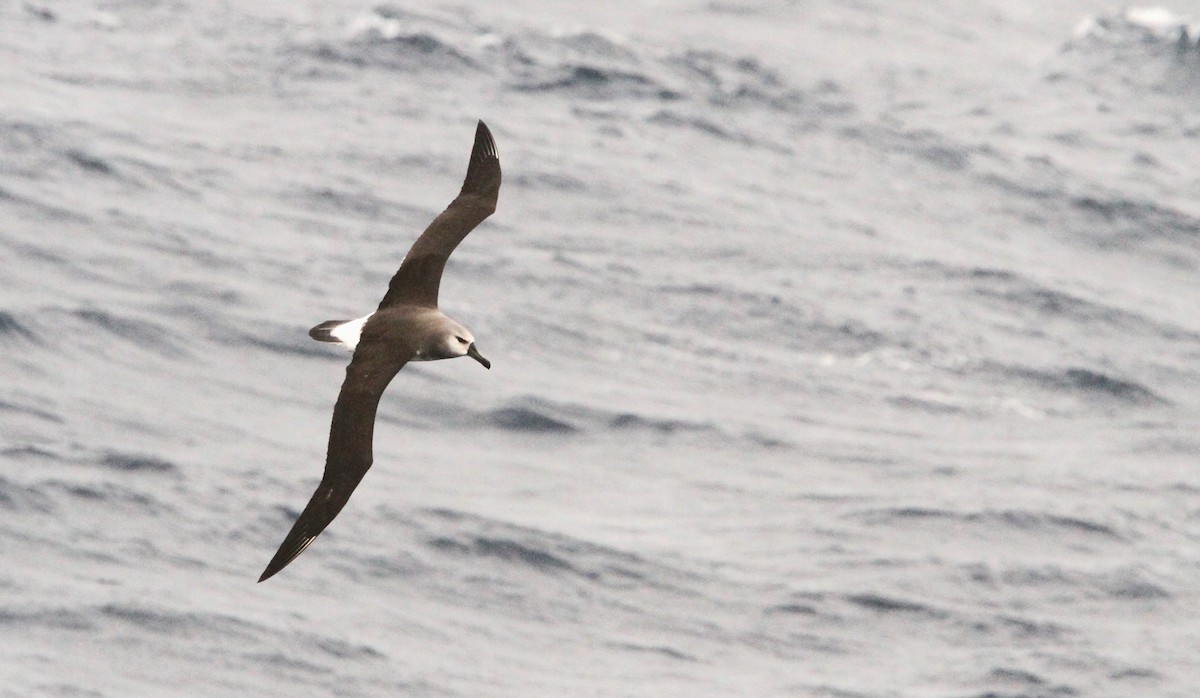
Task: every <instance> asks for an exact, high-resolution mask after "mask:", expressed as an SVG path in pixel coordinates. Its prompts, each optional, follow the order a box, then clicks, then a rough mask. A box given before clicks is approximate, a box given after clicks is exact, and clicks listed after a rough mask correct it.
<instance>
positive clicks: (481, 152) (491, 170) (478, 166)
mask: <svg viewBox="0 0 1200 698" xmlns="http://www.w3.org/2000/svg"><path fill="white" fill-rule="evenodd" d="M499 191H500V153H499V152H497V150H496V140H495V139H494V138H492V132H491V131H490V130H489V129H488V127H487V124H485V123H483V120H482V119H480V121H479V125H478V126H476V127H475V145H474V147H472V148H471V162H470V163H468V164H467V178H466V179H465V180H464V181H463V188H462V193H473V194H483V195H490V196H493V197H494V196H495V195H496V194H497V192H499Z"/></svg>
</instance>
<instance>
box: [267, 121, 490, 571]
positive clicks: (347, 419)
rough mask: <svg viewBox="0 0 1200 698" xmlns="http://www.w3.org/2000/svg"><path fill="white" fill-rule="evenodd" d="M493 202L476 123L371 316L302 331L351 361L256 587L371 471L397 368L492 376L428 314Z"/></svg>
mask: <svg viewBox="0 0 1200 698" xmlns="http://www.w3.org/2000/svg"><path fill="white" fill-rule="evenodd" d="M499 194H500V157H499V156H498V155H497V154H496V142H495V141H494V140H493V139H492V134H491V132H490V131H489V130H488V127H487V126H486V125H484V123H483V122H482V121H480V122H479V125H478V126H477V127H476V129H475V147H474V148H473V149H472V150H471V160H470V162H469V163H468V165H467V177H466V179H465V180H464V181H463V186H462V191H460V192H459V194H458V196H457V197H455V199H454V201H451V202H450V205H449V206H448V207H446V210H445V211H443V212H442V213H441V214H440V215H438V217H437V218H434V219H433V222H432V223H430V224H429V227H428V228H426V229H425V232H423V233H421V236H420V237H419V238H417V241H416V242H415V243H413V246H412V249H410V250H409V251H408V254H407V255H405V257H404V261H403V262H401V264H400V269H399V270H398V271H397V272H396V274H395V276H393V277H392V280H391V282H390V283H389V284H388V290H387V293H385V294H384V296H383V300H382V301H380V303H379V307H378V308H376V309H375V312H373V313H370V314H368V315H364V316H363V317H360V318H358V319H356V320H330V321H328V322H322V323H321V324H319V325H317V326H316V327H314V328H312V329H311V330H309V332H308V334H309V336H310V337H312V338H313V339H315V340H317V341H318V342H334V343H337V344H339V345H340V346H343V347H345V348H347V349H351V350H353V352H354V355H353V358H351V359H350V364H349V365H348V366H347V367H346V379H345V381H343V382H342V390H341V392H340V393H338V398H337V404H335V405H334V406H333V424H332V425H331V426H330V428H329V448H328V450H327V451H326V455H325V474H324V475H323V476H322V477H321V484H320V485H318V486H317V491H316V492H314V493H313V496H312V499H310V500H309V501H308V506H306V507H304V511H302V512H301V513H300V516H299V517H298V518H297V519H296V523H295V524H293V525H292V530H291V531H289V532H288V534H287V537H286V538H284V539H283V543H282V544H281V545H280V546H279V551H278V552H276V553H275V557H273V558H271V562H270V563H269V564H268V565H267V568H266V569H265V570H263V573H262V576H261V577H259V579H258V581H260V582H262V581H265V580H267V579H269V578H270V577H271V576H272V575H274V574H275V573H277V572H279V571H280V570H282V569H283V568H284V567H287V566H288V563H290V562H291V561H292V560H295V559H296V557H297V556H298V555H300V553H302V552H304V550H305V549H306V548H308V546H309V545H311V544H312V542H313V541H314V540H316V537H317V536H318V535H320V533H321V531H323V530H325V527H326V526H328V525H329V524H330V522H332V521H333V519H334V517H336V516H337V515H338V512H340V511H341V510H342V507H344V506H346V502H347V501H349V499H350V495H351V494H352V493H353V492H354V488H355V487H357V486H358V483H359V482H361V481H362V479H363V476H364V475H366V474H367V470H368V469H369V468H370V467H371V461H372V455H371V439H372V435H373V433H374V431H375V410H376V408H377V407H378V406H379V398H380V397H381V396H382V395H383V391H384V389H385V388H387V386H388V383H390V382H391V380H392V378H394V377H395V376H396V374H397V373H399V372H400V369H402V368H404V365H405V364H406V363H408V362H409V361H436V360H438V359H453V358H455V357H458V356H469V357H471V358H472V359H475V360H476V361H478V362H479V363H481V364H483V367H484V368H488V369H490V368H491V367H492V364H491V362H490V361H488V360H487V359H485V358H484V357H483V355H482V354H480V353H479V349H477V348H476V347H475V337H474V335H472V334H471V331H470V330H468V329H467V328H466V327H464V326H463V325H462V324H461V323H459V322H457V321H455V320H452V319H450V318H448V317H446V316H445V315H443V314H442V312H441V311H440V310H438V286H439V285H440V284H441V280H442V270H443V269H444V268H445V266H446V260H447V259H448V258H449V257H450V253H451V252H453V251H454V248H456V247H458V243H460V242H462V240H463V238H465V237H466V236H467V233H470V232H471V231H472V230H474V229H475V226H477V225H479V224H480V223H482V222H483V220H484V219H485V218H487V217H488V216H490V215H491V214H492V213H493V212H494V211H495V210H496V199H497V197H498V196H499Z"/></svg>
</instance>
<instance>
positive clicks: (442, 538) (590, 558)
mask: <svg viewBox="0 0 1200 698" xmlns="http://www.w3.org/2000/svg"><path fill="white" fill-rule="evenodd" d="M422 514H423V518H425V519H427V523H425V524H424V527H425V528H426V530H427V540H426V544H427V545H428V546H429V547H430V548H432V549H434V550H436V551H438V552H439V553H442V554H451V555H455V556H463V557H470V558H476V559H492V560H495V561H498V562H500V563H503V564H505V565H507V566H513V567H521V568H525V569H528V570H530V571H534V572H538V573H541V574H554V575H556V574H567V575H570V576H574V577H579V578H581V579H585V580H588V581H589V582H592V583H597V584H601V585H603V586H608V587H619V588H625V587H628V586H630V585H637V586H652V587H655V588H659V589H664V588H665V589H670V588H674V584H672V583H671V580H672V579H674V578H676V577H678V575H679V574H681V572H680V571H678V570H673V569H671V568H669V567H666V566H665V565H663V564H662V563H660V562H654V561H651V560H649V559H646V558H643V557H641V556H639V555H636V554H633V553H629V552H625V551H622V550H617V549H615V548H610V547H607V546H603V545H598V544H595V543H591V542H587V541H584V540H580V539H577V538H571V537H569V536H565V535H562V534H559V533H553V532H548V531H541V530H538V529H534V528H528V527H524V526H517V525H514V524H509V523H506V522H502V521H497V520H494V519H489V518H485V517H481V516H477V515H474V514H468V513H465V512H459V511H454V510H449V509H428V510H424V511H423V512H422Z"/></svg>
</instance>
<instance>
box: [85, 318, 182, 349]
mask: <svg viewBox="0 0 1200 698" xmlns="http://www.w3.org/2000/svg"><path fill="white" fill-rule="evenodd" d="M70 315H71V316H73V317H74V318H76V319H78V320H82V321H83V322H85V323H87V324H88V325H90V326H92V327H93V328H96V329H99V330H102V331H103V332H105V333H106V334H108V335H110V336H112V337H116V338H118V339H121V340H124V341H125V342H128V343H131V344H134V345H136V346H138V347H141V348H145V349H150V350H153V351H155V352H156V353H158V354H160V355H162V356H167V357H170V358H178V357H181V356H186V355H187V354H188V352H187V350H185V349H184V346H185V345H186V343H185V342H183V341H181V340H180V339H178V338H176V337H174V336H173V333H172V332H171V331H170V330H169V329H168V328H167V327H165V326H164V325H161V324H159V323H157V322H155V321H152V320H146V319H142V318H135V317H131V316H129V315H125V314H120V313H117V312H114V311H108V310H99V309H95V308H81V309H77V310H73V311H70ZM89 334H91V333H89Z"/></svg>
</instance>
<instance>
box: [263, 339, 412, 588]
mask: <svg viewBox="0 0 1200 698" xmlns="http://www.w3.org/2000/svg"><path fill="white" fill-rule="evenodd" d="M389 349H390V350H391V351H389ZM400 354H401V355H400V356H396V354H395V348H394V347H387V346H381V343H380V342H379V341H378V340H374V341H372V340H371V339H369V338H367V337H364V338H363V341H360V342H359V345H358V347H357V348H356V350H355V352H354V358H353V359H352V360H351V361H350V365H349V366H347V367H346V380H345V381H343V382H342V390H341V392H340V393H339V394H338V399H337V404H336V405H335V406H334V408H333V424H332V425H331V426H330V429H329V450H328V452H327V453H326V456H325V475H324V476H323V477H322V478H321V484H320V485H318V486H317V491H316V492H314V493H313V496H312V499H310V500H309V501H308V506H306V507H304V511H303V512H301V514H300V516H299V518H297V519H296V523H295V524H294V525H293V526H292V530H291V531H290V532H289V533H288V534H287V537H286V538H284V539H283V544H282V545H280V546H279V551H278V552H276V553H275V557H274V558H272V559H271V562H270V564H268V565H267V568H266V569H265V570H264V571H263V573H262V576H261V577H259V579H258V581H260V582H261V581H264V580H266V579H268V578H270V577H271V576H272V575H274V574H275V573H276V572H278V571H279V570H281V569H283V568H284V567H287V565H288V563H290V562H291V561H292V560H295V559H296V557H297V556H298V555H300V553H302V552H304V550H305V549H306V548H307V547H308V546H309V545H310V544H311V543H312V542H313V540H314V539H316V537H317V536H318V535H319V534H320V533H321V531H323V530H325V527H326V526H328V525H329V524H330V522H332V521H333V519H334V517H336V516H337V515H338V512H340V511H341V510H342V507H344V506H346V502H347V501H349V500H350V495H351V494H352V493H353V492H354V488H355V487H358V483H359V482H360V481H362V479H363V476H364V475H366V474H367V470H368V469H369V468H370V467H371V460H372V452H371V440H372V435H373V434H374V430H375V410H376V408H378V406H379V398H380V397H381V396H382V395H383V391H384V389H385V388H387V385H388V383H390V382H391V380H392V378H394V377H395V375H396V374H397V373H398V372H399V371H400V369H401V368H403V367H404V364H405V363H407V362H408V360H409V359H410V358H412V357H411V356H409V355H405V352H400Z"/></svg>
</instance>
